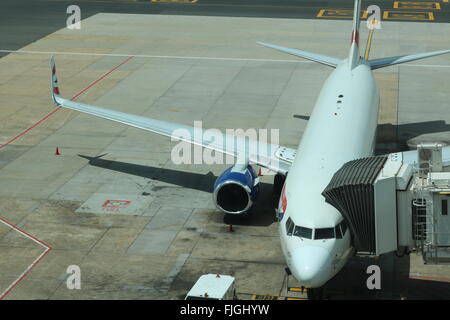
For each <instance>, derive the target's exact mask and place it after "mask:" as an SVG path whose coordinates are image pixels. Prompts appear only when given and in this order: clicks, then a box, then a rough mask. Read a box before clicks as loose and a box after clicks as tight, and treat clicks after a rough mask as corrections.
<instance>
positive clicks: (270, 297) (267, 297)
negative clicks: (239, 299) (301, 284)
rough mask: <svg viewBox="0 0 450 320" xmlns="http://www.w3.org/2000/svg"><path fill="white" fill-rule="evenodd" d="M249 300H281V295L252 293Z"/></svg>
mask: <svg viewBox="0 0 450 320" xmlns="http://www.w3.org/2000/svg"><path fill="white" fill-rule="evenodd" d="M251 300H282V297H280V296H274V295H271V294H253V295H252V297H251Z"/></svg>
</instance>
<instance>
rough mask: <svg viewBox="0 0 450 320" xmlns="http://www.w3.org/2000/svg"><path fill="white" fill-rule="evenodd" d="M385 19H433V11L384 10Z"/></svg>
mask: <svg viewBox="0 0 450 320" xmlns="http://www.w3.org/2000/svg"><path fill="white" fill-rule="evenodd" d="M383 19H384V20H407V21H433V20H434V14H433V12H412V11H387V10H386V11H384V12H383Z"/></svg>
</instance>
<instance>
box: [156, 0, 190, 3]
mask: <svg viewBox="0 0 450 320" xmlns="http://www.w3.org/2000/svg"><path fill="white" fill-rule="evenodd" d="M150 1H151V2H155V3H196V2H197V1H198V0H150Z"/></svg>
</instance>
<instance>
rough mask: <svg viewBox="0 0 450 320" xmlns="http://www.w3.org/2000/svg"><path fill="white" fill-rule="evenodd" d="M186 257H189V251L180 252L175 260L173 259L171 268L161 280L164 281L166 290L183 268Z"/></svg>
mask: <svg viewBox="0 0 450 320" xmlns="http://www.w3.org/2000/svg"><path fill="white" fill-rule="evenodd" d="M188 258H189V253H181V254H180V255H179V256H178V257H177V260H176V261H175V263H174V265H173V267H172V269H171V270H170V271H169V273H168V274H167V276H166V278H165V279H163V280H162V283H164V286H165V288H166V290H169V289H170V286H171V285H172V282H173V281H174V280H175V278H176V277H177V275H178V274H179V273H180V271H181V269H182V268H183V266H184V264H185V263H186V260H187V259H188Z"/></svg>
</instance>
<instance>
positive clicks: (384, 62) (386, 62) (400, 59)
mask: <svg viewBox="0 0 450 320" xmlns="http://www.w3.org/2000/svg"><path fill="white" fill-rule="evenodd" d="M446 53H450V50H440V51H433V52H426V53H417V54H410V55H406V56H396V57H389V58H381V59H373V60H369V64H370V67H371V68H372V70H374V69H379V68H384V67H389V66H393V65H396V64H400V63H405V62H410V61H415V60H420V59H424V58H429V57H434V56H438V55H441V54H446Z"/></svg>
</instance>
